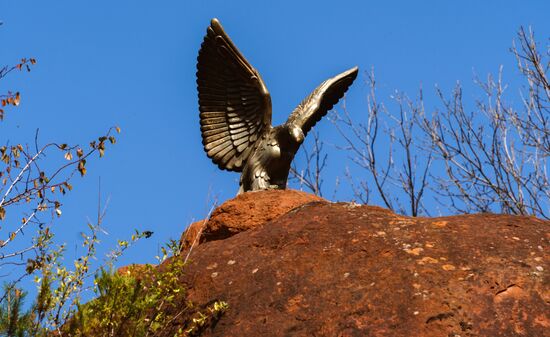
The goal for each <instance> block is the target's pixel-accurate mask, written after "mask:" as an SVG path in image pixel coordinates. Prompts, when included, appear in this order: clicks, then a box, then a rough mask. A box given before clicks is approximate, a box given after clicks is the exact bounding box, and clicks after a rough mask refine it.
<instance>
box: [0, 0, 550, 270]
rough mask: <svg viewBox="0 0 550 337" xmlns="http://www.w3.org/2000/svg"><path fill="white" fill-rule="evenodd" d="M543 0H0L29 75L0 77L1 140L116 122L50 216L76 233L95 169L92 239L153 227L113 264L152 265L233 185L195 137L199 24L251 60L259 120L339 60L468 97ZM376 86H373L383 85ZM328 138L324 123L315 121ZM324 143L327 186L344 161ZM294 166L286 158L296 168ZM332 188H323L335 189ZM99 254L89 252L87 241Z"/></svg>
mask: <svg viewBox="0 0 550 337" xmlns="http://www.w3.org/2000/svg"><path fill="white" fill-rule="evenodd" d="M548 13H550V2H548V1H542V0H541V1H452V2H451V1H414V2H413V1H273V2H261V1H156V2H152V1H135V0H134V1H102V0H96V1H25V2H19V1H6V0H1V1H0V20H1V21H2V22H3V25H2V26H0V41H2V44H1V46H0V64H12V63H15V62H17V60H19V59H20V58H21V57H34V58H36V59H37V60H38V64H37V65H36V66H34V67H33V70H32V72H30V73H28V74H27V73H21V74H13V75H11V76H9V77H8V78H7V79H6V80H3V81H1V82H0V92H5V91H6V90H14V91H20V92H21V94H22V102H21V105H20V107H19V108H17V109H11V110H10V111H8V115H7V117H6V119H5V121H4V122H3V123H1V124H0V133H1V134H2V142H5V141H6V140H7V139H9V140H10V141H11V142H12V143H15V142H23V143H26V142H29V143H32V142H33V137H34V134H35V130H36V129H37V128H40V139H41V142H42V143H46V142H49V141H58V142H67V143H71V144H75V143H80V144H87V143H88V141H89V140H91V139H93V138H94V137H96V136H98V135H100V134H101V133H102V132H105V131H106V130H107V129H108V128H109V127H110V126H113V125H118V126H120V127H121V128H122V133H121V134H120V135H119V136H118V143H117V144H116V145H115V146H113V147H110V148H109V149H108V151H107V154H106V157H105V158H103V159H101V160H92V161H90V164H89V171H90V174H89V175H88V176H87V177H86V178H85V179H80V178H79V177H78V178H76V179H75V180H74V181H73V185H74V186H75V190H74V191H73V192H72V193H71V194H69V195H68V196H67V197H65V198H64V199H63V200H62V201H63V204H64V207H63V212H64V213H63V217H62V219H61V220H60V221H59V222H58V223H57V224H56V226H57V229H58V233H60V236H59V239H60V240H61V241H66V242H67V243H68V245H69V247H71V246H75V245H77V244H78V243H79V239H78V237H79V236H78V232H79V231H80V230H82V229H83V228H84V227H83V226H84V225H85V223H86V222H87V218H94V215H95V214H96V209H97V190H98V177H101V181H102V184H101V185H102V187H101V189H102V194H103V199H104V200H106V199H107V198H109V200H110V202H109V206H108V209H107V217H106V218H105V223H104V227H105V229H106V230H107V232H109V235H108V236H106V237H104V243H103V249H105V250H106V249H108V248H110V247H112V244H113V242H114V240H115V239H119V238H125V237H128V236H129V235H130V234H131V232H132V230H133V229H134V228H137V229H140V230H152V231H154V232H155V235H154V236H153V237H152V238H150V239H149V240H147V241H146V242H142V243H140V244H139V246H138V247H136V248H134V249H131V250H130V251H129V252H128V254H127V255H126V256H125V257H124V258H123V259H122V260H121V262H120V264H121V265H123V264H127V263H129V262H136V263H144V262H152V261H153V256H154V255H155V254H156V252H157V249H158V247H159V245H160V244H162V243H164V242H166V241H167V240H168V238H170V237H172V238H179V235H180V233H181V232H182V231H183V230H184V229H185V228H186V226H187V225H188V224H189V223H190V222H192V221H193V220H196V219H201V218H203V217H204V216H205V215H206V213H207V212H208V209H209V203H210V202H211V200H210V199H209V194H213V195H217V197H218V199H219V200H220V201H223V200H227V199H229V198H231V197H233V196H234V195H235V193H236V191H237V188H238V175H237V174H234V173H228V172H222V171H219V170H218V169H217V167H216V166H215V165H213V164H212V163H211V162H210V160H209V159H208V158H207V157H206V155H205V154H204V152H203V150H202V145H201V138H200V133H199V121H198V108H197V93H196V84H195V71H196V68H195V66H196V56H197V52H198V49H199V47H200V44H201V41H202V39H203V36H204V34H205V30H206V27H207V26H208V24H209V21H210V19H211V18H212V17H218V18H219V19H220V21H221V22H222V24H223V25H224V27H225V29H226V31H227V32H228V34H229V35H230V36H231V37H232V39H233V41H234V42H235V43H236V45H237V46H238V47H239V49H240V50H241V52H242V53H243V54H244V55H245V56H246V57H247V58H248V60H249V61H250V62H251V63H252V65H253V66H255V67H256V68H257V69H258V70H259V71H260V73H261V74H262V77H263V79H264V81H265V82H266V84H267V87H268V89H269V90H270V92H271V96H272V100H273V113H274V116H273V121H274V123H275V124H279V123H282V122H284V120H285V119H286V117H287V116H288V114H289V113H290V112H291V111H292V109H293V108H294V107H295V106H296V105H297V104H298V103H299V102H300V101H301V100H302V99H303V98H304V97H305V96H306V95H307V94H309V92H310V91H311V90H312V89H313V88H315V87H316V86H317V85H318V84H319V83H320V82H322V81H323V80H324V79H326V78H328V77H330V76H333V75H335V74H337V73H339V72H341V71H343V70H345V69H348V68H350V67H352V66H354V65H357V66H359V68H360V70H362V71H365V70H368V69H370V68H371V67H374V69H375V71H376V74H377V78H378V82H379V85H380V88H381V95H382V98H384V99H385V98H387V96H389V94H390V93H391V92H392V90H394V89H399V90H403V91H405V92H409V93H411V94H413V95H414V93H415V91H416V90H417V89H418V88H419V86H422V87H423V88H424V89H425V91H426V92H427V102H426V103H427V109H428V110H430V109H431V107H432V106H433V104H435V103H431V101H430V100H429V97H430V95H431V94H430V92H431V93H433V90H432V89H433V88H434V85H436V84H438V85H439V86H440V87H442V88H443V89H445V90H448V89H449V88H451V87H453V86H454V85H455V83H456V81H460V82H461V83H463V84H464V86H465V97H467V98H475V97H476V95H479V93H478V92H476V91H474V90H471V91H469V90H468V89H471V87H472V84H471V83H472V81H471V80H472V78H473V76H474V73H476V74H478V75H480V77H485V76H486V75H487V74H488V73H490V72H491V73H496V72H497V71H498V68H499V66H500V65H503V67H504V80H505V81H507V82H510V83H512V84H517V83H515V82H514V81H516V79H517V71H516V69H515V60H514V58H513V56H512V55H511V54H510V53H509V51H508V49H509V48H510V47H511V45H512V40H513V38H514V37H515V34H516V32H517V30H518V28H519V27H520V26H521V25H523V26H532V27H533V29H534V30H535V33H536V36H537V37H538V40H539V41H541V42H545V41H547V40H546V39H547V38H548V36H549V34H550V20H548ZM364 82H365V78H364V76H362V75H360V76H359V78H358V80H357V81H356V82H355V84H354V85H353V87H352V88H351V89H350V90H349V91H348V94H347V104H348V107H349V109H350V112H351V113H352V115H357V116H360V115H362V114H363V115H364V110H365V97H366V94H367V88H366V86H365V83H364ZM383 95H386V96H383ZM316 128H317V130H319V132H320V133H321V136H322V137H323V138H324V139H327V141H329V142H330V143H333V144H336V145H338V142H341V140H338V137H336V136H335V133H336V132H335V130H334V129H333V126H332V125H331V124H330V123H329V122H328V121H326V120H324V121H321V122H320V123H318V125H317V126H316ZM327 149H328V150H329V156H330V157H329V171H328V173H327V179H326V182H325V186H326V188H327V191H328V193H327V194H328V195H331V194H332V193H330V191H331V189H332V188H333V185H334V179H335V177H337V176H342V174H343V171H344V168H345V166H347V165H351V163H350V162H349V161H347V159H346V157H345V156H343V155H342V154H341V153H339V151H335V150H334V149H333V148H332V147H327ZM299 165H300V163H298V166H299ZM346 197H348V199H349V194H346V187H345V186H344V187H342V190H341V193H339V194H338V198H341V199H346ZM100 252H102V250H100Z"/></svg>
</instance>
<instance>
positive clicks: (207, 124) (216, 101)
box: [197, 19, 358, 193]
mask: <svg viewBox="0 0 550 337" xmlns="http://www.w3.org/2000/svg"><path fill="white" fill-rule="evenodd" d="M357 72H358V69H357V67H354V68H351V69H349V70H347V71H345V72H343V73H341V74H338V75H337V76H335V77H333V78H330V79H328V80H326V81H324V82H323V83H321V84H320V85H319V86H318V87H317V88H316V89H315V90H313V92H312V93H311V94H310V95H309V96H308V97H306V98H305V99H304V100H303V101H302V102H301V103H300V104H299V105H298V106H297V107H296V109H294V111H293V112H292V113H291V114H290V116H289V118H288V120H287V122H286V123H284V124H282V125H279V126H276V127H273V126H272V125H271V96H270V94H269V92H268V90H267V87H266V86H265V83H264V82H263V80H262V78H261V76H260V74H259V73H258V71H257V70H256V69H254V68H253V67H252V66H251V65H250V63H249V62H248V61H247V60H246V59H245V58H244V56H243V55H242V54H241V53H240V51H239V50H238V49H237V47H236V46H235V45H234V44H233V42H232V41H231V39H230V38H229V36H228V35H227V33H225V31H224V29H223V27H222V26H221V24H220V22H219V21H218V20H217V19H212V21H211V23H210V26H209V27H208V28H207V31H206V36H205V37H204V40H203V43H202V45H201V49H200V50H199V56H198V58H197V89H198V93H199V111H200V114H199V116H200V124H201V135H202V143H203V145H204V150H205V152H206V154H207V156H208V157H209V158H211V159H212V161H213V162H214V163H215V164H217V165H218V167H219V168H220V169H224V170H229V171H235V172H241V178H240V188H239V193H243V192H247V191H256V190H264V189H285V188H286V184H287V179H288V174H289V171H290V165H291V163H292V160H293V159H294V156H295V155H296V152H297V151H298V149H299V148H300V145H301V144H302V143H303V141H304V138H305V136H306V135H307V132H308V131H309V130H310V129H311V128H312V127H313V126H314V125H315V123H317V122H318V121H319V120H320V119H321V118H322V117H323V116H324V115H326V114H327V112H328V111H329V110H330V109H332V107H333V106H334V104H336V103H337V102H338V100H339V99H340V98H341V97H343V96H344V94H345V92H346V90H347V89H348V87H349V86H350V85H351V84H352V83H353V81H354V80H355V78H356V77H357Z"/></svg>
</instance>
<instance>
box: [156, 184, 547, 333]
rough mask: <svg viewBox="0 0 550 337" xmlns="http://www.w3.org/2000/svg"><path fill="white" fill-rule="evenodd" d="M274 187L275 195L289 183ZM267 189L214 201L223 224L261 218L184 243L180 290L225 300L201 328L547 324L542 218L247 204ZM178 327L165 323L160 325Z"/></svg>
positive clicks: (434, 329) (363, 329)
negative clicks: (272, 210) (271, 210)
mask: <svg viewBox="0 0 550 337" xmlns="http://www.w3.org/2000/svg"><path fill="white" fill-rule="evenodd" d="M278 192H280V193H278V194H277V198H278V199H277V201H276V203H277V204H281V203H282V200H284V196H285V195H286V194H287V193H288V194H289V195H294V194H295V192H293V191H286V192H281V191H278ZM272 196H273V194H272V193H271V192H256V193H254V194H252V195H251V196H246V194H245V196H243V199H239V198H240V197H239V198H236V199H234V200H233V201H231V203H232V204H231V206H227V205H222V208H223V209H224V211H219V212H218V213H217V214H218V215H219V216H220V217H221V216H223V219H224V221H223V222H222V221H220V222H219V224H220V225H219V226H221V227H219V232H222V233H223V232H225V231H226V232H230V233H232V231H233V230H232V229H229V228H228V229H227V230H225V229H223V224H224V223H225V224H229V223H230V224H232V225H231V226H236V225H235V224H241V223H244V220H243V219H251V218H256V219H258V221H259V219H266V220H262V221H267V222H266V223H264V224H263V225H261V226H257V225H256V228H253V229H250V230H248V231H244V232H241V233H239V234H238V235H233V236H231V237H228V238H226V239H223V240H221V239H219V240H215V241H210V242H205V243H203V244H201V245H200V246H198V247H196V248H195V249H194V250H193V252H192V254H191V260H192V262H191V263H190V264H189V265H188V266H187V268H188V270H187V274H186V277H185V280H183V281H184V282H186V283H188V284H189V296H190V298H189V299H190V300H191V301H193V302H194V303H195V304H197V305H199V306H201V305H204V304H206V303H212V301H215V300H223V301H226V302H227V303H228V304H229V310H228V311H227V312H226V313H225V314H224V315H223V316H222V318H221V319H220V320H219V322H218V323H217V324H216V325H215V326H214V327H213V328H210V329H208V330H206V331H205V333H204V334H203V335H205V336H342V337H344V336H445V337H448V336H455V337H457V336H463V337H464V336H549V335H550V333H549V331H550V317H549V315H550V277H549V270H550V265H549V262H548V261H549V254H548V252H549V249H550V244H549V241H550V231H549V230H550V222H548V221H542V220H539V219H536V218H533V217H519V216H509V215H490V214H479V215H464V216H452V217H443V218H417V219H414V218H408V217H403V216H398V215H396V214H394V213H392V212H390V211H388V210H385V209H382V208H379V207H374V206H359V205H356V204H349V203H337V204H332V203H328V202H315V203H309V204H306V205H303V206H302V207H298V208H295V209H294V210H292V211H290V212H288V213H286V214H284V215H280V216H278V217H276V216H271V218H270V219H269V220H267V219H268V218H269V216H268V215H267V214H265V213H266V211H265V208H254V207H253V206H250V205H254V204H255V203H257V205H264V206H265V205H267V206H268V207H277V205H271V206H270V203H271V202H274V201H273V197H272ZM239 200H246V206H245V205H242V206H241V205H239ZM243 209H248V211H243ZM260 209H261V214H257V215H254V212H256V211H257V210H260ZM234 210H238V211H237V212H236V213H232V212H233V211H234ZM213 227H214V226H213ZM216 228H217V227H216ZM231 228H235V227H231ZM239 228H240V227H239ZM182 305H183V303H182ZM177 327H178V322H177V321H174V325H173V326H171V327H166V336H172V335H173V332H175V330H176V329H177Z"/></svg>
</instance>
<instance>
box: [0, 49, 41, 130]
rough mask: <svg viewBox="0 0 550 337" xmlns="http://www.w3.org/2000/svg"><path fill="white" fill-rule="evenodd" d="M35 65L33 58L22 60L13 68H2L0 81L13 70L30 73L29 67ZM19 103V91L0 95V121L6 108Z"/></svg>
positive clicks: (0, 69)
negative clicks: (24, 70)
mask: <svg viewBox="0 0 550 337" xmlns="http://www.w3.org/2000/svg"><path fill="white" fill-rule="evenodd" d="M35 64H36V59H34V58H32V57H31V58H28V59H27V58H23V59H21V61H20V62H19V63H17V64H16V65H14V66H4V67H2V68H0V80H2V79H3V78H4V77H5V76H6V75H8V74H9V73H11V72H12V71H14V70H19V71H21V70H23V69H26V70H27V72H30V71H31V66H32V65H35ZM20 101H21V94H20V93H19V91H17V92H15V93H14V92H11V91H8V92H7V93H5V94H0V106H1V107H0V121H1V120H3V119H4V108H5V107H6V106H10V105H11V106H18V105H19V103H20Z"/></svg>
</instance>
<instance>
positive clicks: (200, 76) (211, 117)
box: [197, 19, 271, 172]
mask: <svg viewBox="0 0 550 337" xmlns="http://www.w3.org/2000/svg"><path fill="white" fill-rule="evenodd" d="M197 89H198V92H199V110H200V124H201V134H202V143H203V145H204V150H205V151H206V154H207V155H208V157H209V158H211V159H212V161H213V162H214V163H216V164H217V165H218V166H219V167H220V168H221V169H226V170H229V171H237V172H241V171H242V168H243V166H244V164H245V163H246V159H247V158H248V156H249V155H250V153H251V152H252V150H253V149H254V144H255V143H256V141H257V140H258V139H259V138H261V136H262V134H263V133H264V132H266V130H268V129H269V128H270V127H271V96H270V95H269V92H268V91H267V88H266V87H265V84H264V82H263V81H262V78H261V77H260V74H259V73H258V72H257V71H256V69H254V68H253V67H252V66H251V65H250V63H248V61H247V60H246V59H245V58H244V56H243V55H242V54H241V53H240V52H239V50H238V49H237V47H236V46H235V45H234V44H233V42H232V41H231V39H230V38H229V36H228V35H227V34H226V33H225V31H224V30H223V27H222V26H221V24H220V22H219V21H218V20H217V19H212V21H211V23H210V26H209V27H208V29H207V33H206V36H205V37H204V41H203V43H202V45H201V49H200V51H199V56H198V58H197Z"/></svg>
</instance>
